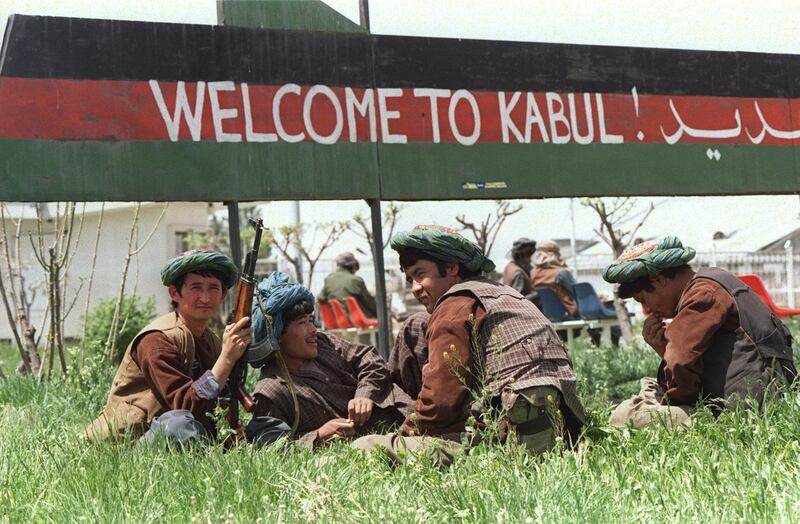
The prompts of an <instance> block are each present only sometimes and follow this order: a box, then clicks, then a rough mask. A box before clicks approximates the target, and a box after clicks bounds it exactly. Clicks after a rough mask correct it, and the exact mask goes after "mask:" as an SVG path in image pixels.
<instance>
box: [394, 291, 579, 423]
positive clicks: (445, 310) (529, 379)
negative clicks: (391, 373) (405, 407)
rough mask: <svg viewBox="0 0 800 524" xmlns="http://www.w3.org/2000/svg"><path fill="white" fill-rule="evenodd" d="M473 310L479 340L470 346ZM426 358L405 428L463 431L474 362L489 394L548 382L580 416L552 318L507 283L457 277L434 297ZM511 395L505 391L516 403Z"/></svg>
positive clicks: (572, 379) (469, 408) (473, 410)
mask: <svg viewBox="0 0 800 524" xmlns="http://www.w3.org/2000/svg"><path fill="white" fill-rule="evenodd" d="M470 315H472V318H473V322H474V326H475V328H474V329H475V332H476V334H477V347H476V348H472V349H473V350H472V351H471V347H472V346H471V331H472V329H471V327H470V324H469V318H470ZM427 339H428V364H427V365H426V366H425V368H424V369H423V372H422V390H421V391H420V394H419V397H418V398H417V401H416V404H415V409H416V411H415V413H414V414H413V415H412V416H411V417H408V418H407V419H406V421H405V422H404V423H403V426H402V428H401V429H402V431H403V433H404V434H407V435H408V434H412V433H426V434H442V433H454V432H459V431H463V430H464V427H465V423H466V420H467V418H468V417H469V415H470V414H475V413H476V411H477V410H476V407H472V406H471V404H472V401H473V400H474V399H473V398H472V395H471V394H470V391H469V390H470V389H473V388H475V386H476V385H478V384H476V375H477V374H478V373H479V371H478V368H477V367H476V366H475V362H473V359H474V357H473V354H475V355H478V356H479V358H481V359H482V360H483V362H482V363H481V364H482V367H483V368H484V369H485V376H484V377H482V379H481V380H485V384H483V385H481V387H486V388H488V389H489V392H490V394H491V395H492V396H493V397H494V398H499V397H500V395H501V393H503V392H504V391H506V390H508V391H510V392H512V393H513V392H517V391H521V390H524V389H527V388H530V387H534V386H553V387H555V388H557V389H558V390H559V391H560V392H561V393H562V395H563V397H564V402H565V404H566V407H567V408H569V410H570V411H571V412H572V414H573V415H574V416H575V418H576V419H578V420H579V421H582V420H583V417H584V414H583V408H582V406H581V404H580V401H579V400H578V397H577V390H576V386H575V374H574V373H573V371H572V363H571V362H570V359H569V356H568V355H567V352H566V350H565V349H564V346H563V344H562V343H561V341H560V340H559V338H558V335H556V333H555V331H554V330H553V326H552V324H551V323H550V322H549V321H548V320H547V319H546V318H545V317H544V316H543V315H542V313H541V312H540V311H539V310H538V309H536V307H535V306H534V305H533V304H531V302H530V301H528V300H525V298H524V297H523V296H522V295H520V294H519V293H517V292H516V291H515V290H513V289H511V288H510V287H508V286H503V285H501V284H498V283H496V282H492V281H490V280H487V279H483V278H476V279H470V280H467V281H464V282H461V283H459V284H456V285H455V286H453V287H452V288H450V290H449V291H448V292H447V293H446V294H445V295H444V296H443V297H441V298H440V299H439V301H438V302H437V303H436V306H435V308H434V310H433V313H432V314H431V318H430V320H429V323H428V333H427ZM515 398H516V397H515V396H514V395H509V396H508V397H507V399H508V401H509V402H511V403H513V400H514V399H515Z"/></svg>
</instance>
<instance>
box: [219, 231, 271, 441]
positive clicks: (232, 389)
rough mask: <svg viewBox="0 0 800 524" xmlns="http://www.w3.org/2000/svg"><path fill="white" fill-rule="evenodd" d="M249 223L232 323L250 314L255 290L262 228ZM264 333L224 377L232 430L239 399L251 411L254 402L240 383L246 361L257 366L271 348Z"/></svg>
mask: <svg viewBox="0 0 800 524" xmlns="http://www.w3.org/2000/svg"><path fill="white" fill-rule="evenodd" d="M250 224H251V225H252V226H253V228H255V230H256V235H255V238H253V247H252V248H251V249H250V251H248V253H247V256H245V259H244V267H243V268H242V275H241V276H240V277H239V287H238V288H237V289H236V306H235V308H234V310H233V312H232V319H230V320H231V321H232V322H234V323H236V322H238V321H239V320H241V319H242V318H243V317H252V311H253V295H254V294H255V290H256V277H255V272H256V260H257V259H258V249H259V247H260V245H261V232H262V231H263V230H264V223H263V221H262V220H261V219H260V218H259V219H258V220H253V219H252V218H251V219H250ZM268 320H271V319H268ZM267 335H268V336H265V337H264V339H263V340H262V341H260V342H259V343H258V344H253V343H252V342H251V343H250V345H249V346H248V347H247V349H246V350H245V352H244V354H243V355H242V358H240V359H239V361H238V362H237V363H236V365H235V366H234V368H233V371H231V374H230V376H229V377H228V385H227V389H228V392H227V393H228V395H227V396H228V398H229V402H228V414H227V417H226V418H227V420H228V424H230V426H231V428H233V429H234V430H236V429H237V428H238V427H239V426H240V421H239V404H240V403H241V404H242V407H243V408H244V410H245V411H247V412H248V413H250V412H252V410H253V407H254V406H255V402H254V401H253V397H251V396H250V394H249V393H248V392H247V391H245V389H244V386H243V384H244V381H245V379H246V378H247V364H251V365H252V366H253V367H260V366H262V365H263V364H264V362H266V360H267V358H268V357H269V356H270V355H271V354H272V353H273V352H274V347H273V344H272V337H271V336H269V333H268V334H267Z"/></svg>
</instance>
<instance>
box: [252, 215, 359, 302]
mask: <svg viewBox="0 0 800 524" xmlns="http://www.w3.org/2000/svg"><path fill="white" fill-rule="evenodd" d="M307 229H308V226H307V225H306V224H302V223H301V224H295V225H291V226H281V227H279V228H278V232H277V235H276V234H275V233H274V232H273V231H268V232H267V234H266V235H265V237H267V238H269V241H270V242H271V243H272V245H273V246H275V247H276V248H277V249H278V251H280V253H281V254H282V255H283V256H284V257H285V258H286V260H288V261H289V263H290V264H292V266H294V270H295V275H296V276H297V281H298V282H299V283H300V284H303V275H302V271H301V267H302V266H301V260H305V261H306V262H307V263H308V284H306V287H311V281H312V279H313V278H314V267H315V266H316V265H317V262H319V259H320V258H321V257H322V254H323V253H324V252H325V251H327V250H328V248H330V247H331V246H332V245H333V244H334V243H335V242H336V241H337V240H339V237H341V236H342V234H343V233H344V232H345V231H347V222H326V223H324V224H316V225H314V227H313V233H312V235H311V238H309V237H308V235H307V234H306V232H307ZM319 233H321V234H322V235H323V237H324V240H323V241H322V242H321V243H317V242H316V238H317V234H319ZM290 246H291V247H293V248H294V249H295V250H296V251H297V252H298V255H292V254H291V253H290V252H289V247H290ZM314 246H317V247H316V251H315V250H314ZM301 257H302V258H301Z"/></svg>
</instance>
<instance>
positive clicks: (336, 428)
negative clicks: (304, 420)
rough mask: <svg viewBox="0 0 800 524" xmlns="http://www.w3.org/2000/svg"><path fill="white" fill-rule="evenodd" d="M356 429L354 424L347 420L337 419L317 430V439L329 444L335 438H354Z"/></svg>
mask: <svg viewBox="0 0 800 524" xmlns="http://www.w3.org/2000/svg"><path fill="white" fill-rule="evenodd" d="M355 433H356V429H355V427H354V426H353V423H352V422H350V421H349V420H347V419H343V418H335V419H332V420H329V421H328V422H326V423H325V424H323V425H322V426H321V427H320V428H319V429H318V430H317V438H319V440H320V441H321V442H327V441H329V440H331V439H332V438H334V437H337V436H338V437H352V436H353V435H355Z"/></svg>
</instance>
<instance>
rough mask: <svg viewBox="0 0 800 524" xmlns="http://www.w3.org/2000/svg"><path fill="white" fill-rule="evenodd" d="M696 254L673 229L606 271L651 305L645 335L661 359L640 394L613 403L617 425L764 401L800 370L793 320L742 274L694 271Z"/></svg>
mask: <svg viewBox="0 0 800 524" xmlns="http://www.w3.org/2000/svg"><path fill="white" fill-rule="evenodd" d="M694 255H695V251H694V249H692V248H690V247H684V246H683V244H682V243H681V241H680V240H679V239H678V238H677V237H674V236H669V237H665V238H663V239H659V240H654V241H649V242H644V243H641V244H637V245H635V246H633V247H632V248H630V249H628V250H627V251H625V252H624V253H623V254H622V255H621V256H620V257H619V259H618V260H617V262H616V263H614V264H611V265H610V266H608V267H607V268H606V269H605V271H604V273H603V278H604V279H605V280H606V281H607V282H611V283H615V284H620V286H619V291H618V294H619V296H620V297H621V298H633V299H634V300H636V301H637V302H639V303H640V304H642V305H643V306H644V307H645V308H646V309H647V310H648V311H649V312H650V315H649V316H648V317H647V318H646V319H645V322H644V327H643V329H642V335H643V336H644V339H645V341H646V342H647V343H648V344H649V345H650V347H652V348H653V349H654V350H655V351H656V353H658V355H659V356H660V357H661V359H662V361H661V365H660V366H659V368H658V372H657V374H656V378H647V377H646V378H643V379H642V380H641V391H640V392H639V394H638V395H636V396H634V397H633V398H632V399H630V400H626V401H624V402H622V403H621V404H620V405H619V406H617V408H616V409H615V410H614V412H613V414H612V415H611V424H613V425H615V426H624V425H626V424H632V425H633V426H634V427H636V428H642V427H645V426H647V425H650V424H652V423H653V422H656V421H662V422H664V423H665V424H666V425H667V427H669V428H677V427H680V426H681V425H684V424H690V423H691V418H690V415H691V413H692V412H693V410H694V409H695V406H696V405H697V404H698V403H705V404H708V405H709V406H710V407H711V408H712V410H714V412H715V413H719V411H720V410H722V409H736V408H739V407H750V406H759V405H761V403H762V402H763V400H764V398H765V397H766V396H767V394H768V392H772V393H773V394H779V393H780V390H781V388H783V387H785V386H786V385H788V384H790V383H792V382H793V381H794V379H795V377H796V375H797V371H796V369H795V366H794V363H793V358H792V345H791V335H790V333H789V330H788V329H787V328H786V326H784V325H783V323H782V322H781V321H780V320H779V319H778V318H777V317H775V315H774V314H772V312H771V311H770V310H769V308H768V307H767V306H766V304H764V302H763V301H762V300H761V298H759V297H758V295H756V294H755V293H754V292H753V291H752V290H750V288H749V287H747V285H745V284H744V283H743V282H742V281H741V280H739V279H738V278H736V276H735V275H733V274H731V273H729V272H727V271H725V270H723V269H720V268H716V267H712V268H705V269H701V270H699V271H697V272H695V271H694V270H693V269H692V267H691V266H690V265H689V261H691V260H692V258H694ZM667 319H672V320H671V322H670V323H669V324H667V323H666V322H665V321H666V320H667Z"/></svg>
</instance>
